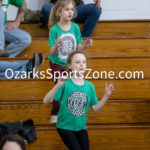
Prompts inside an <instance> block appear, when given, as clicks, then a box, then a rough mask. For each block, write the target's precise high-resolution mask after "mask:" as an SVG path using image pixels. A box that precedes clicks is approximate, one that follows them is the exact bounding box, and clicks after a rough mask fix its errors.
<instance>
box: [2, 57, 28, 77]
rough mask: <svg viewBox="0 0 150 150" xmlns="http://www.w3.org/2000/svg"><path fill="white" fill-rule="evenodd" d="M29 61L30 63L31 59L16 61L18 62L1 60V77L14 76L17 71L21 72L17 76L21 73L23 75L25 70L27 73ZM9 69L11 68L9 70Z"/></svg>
mask: <svg viewBox="0 0 150 150" xmlns="http://www.w3.org/2000/svg"><path fill="white" fill-rule="evenodd" d="M28 63H29V60H27V61H16V62H6V61H0V79H6V78H7V77H8V78H10V77H12V78H14V77H15V76H16V74H17V72H16V71H18V72H19V74H18V75H17V76H18V77H21V75H23V72H24V73H25V72H26V73H27V65H28ZM7 69H10V70H9V71H7Z"/></svg>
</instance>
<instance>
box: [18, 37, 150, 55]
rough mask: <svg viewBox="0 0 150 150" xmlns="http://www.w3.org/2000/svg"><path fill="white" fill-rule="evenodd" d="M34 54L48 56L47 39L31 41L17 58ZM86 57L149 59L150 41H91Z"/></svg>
mask: <svg viewBox="0 0 150 150" xmlns="http://www.w3.org/2000/svg"><path fill="white" fill-rule="evenodd" d="M34 52H43V53H44V54H45V55H46V56H48V54H49V52H50V47H49V46H48V39H33V41H32V43H31V45H30V46H29V47H28V48H27V49H26V50H25V51H23V52H22V53H21V54H20V55H18V57H32V55H33V53H34ZM85 53H86V54H87V56H88V57H150V39H126V40H122V39H120V40H98V39H94V40H93V46H92V47H90V48H88V49H86V50H85Z"/></svg>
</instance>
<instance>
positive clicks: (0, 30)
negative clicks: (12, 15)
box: [0, 8, 5, 50]
mask: <svg viewBox="0 0 150 150" xmlns="http://www.w3.org/2000/svg"><path fill="white" fill-rule="evenodd" d="M4 20H5V13H4V11H3V9H2V8H0V50H3V49H4V45H5V38H4Z"/></svg>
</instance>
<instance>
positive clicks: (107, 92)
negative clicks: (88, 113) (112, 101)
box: [92, 83, 114, 112]
mask: <svg viewBox="0 0 150 150" xmlns="http://www.w3.org/2000/svg"><path fill="white" fill-rule="evenodd" d="M113 90H114V86H113V84H110V85H109V86H107V83H106V86H105V94H104V96H103V98H102V99H101V100H100V101H99V102H98V103H97V104H96V105H94V106H92V110H93V111H94V112H98V111H99V110H100V109H101V108H102V107H103V106H104V104H105V103H106V101H107V100H108V98H109V96H110V95H111V94H112V91H113Z"/></svg>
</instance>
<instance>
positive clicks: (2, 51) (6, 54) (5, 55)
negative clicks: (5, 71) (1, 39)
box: [0, 50, 9, 57]
mask: <svg viewBox="0 0 150 150" xmlns="http://www.w3.org/2000/svg"><path fill="white" fill-rule="evenodd" d="M0 57H9V53H7V52H6V51H5V50H0Z"/></svg>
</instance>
